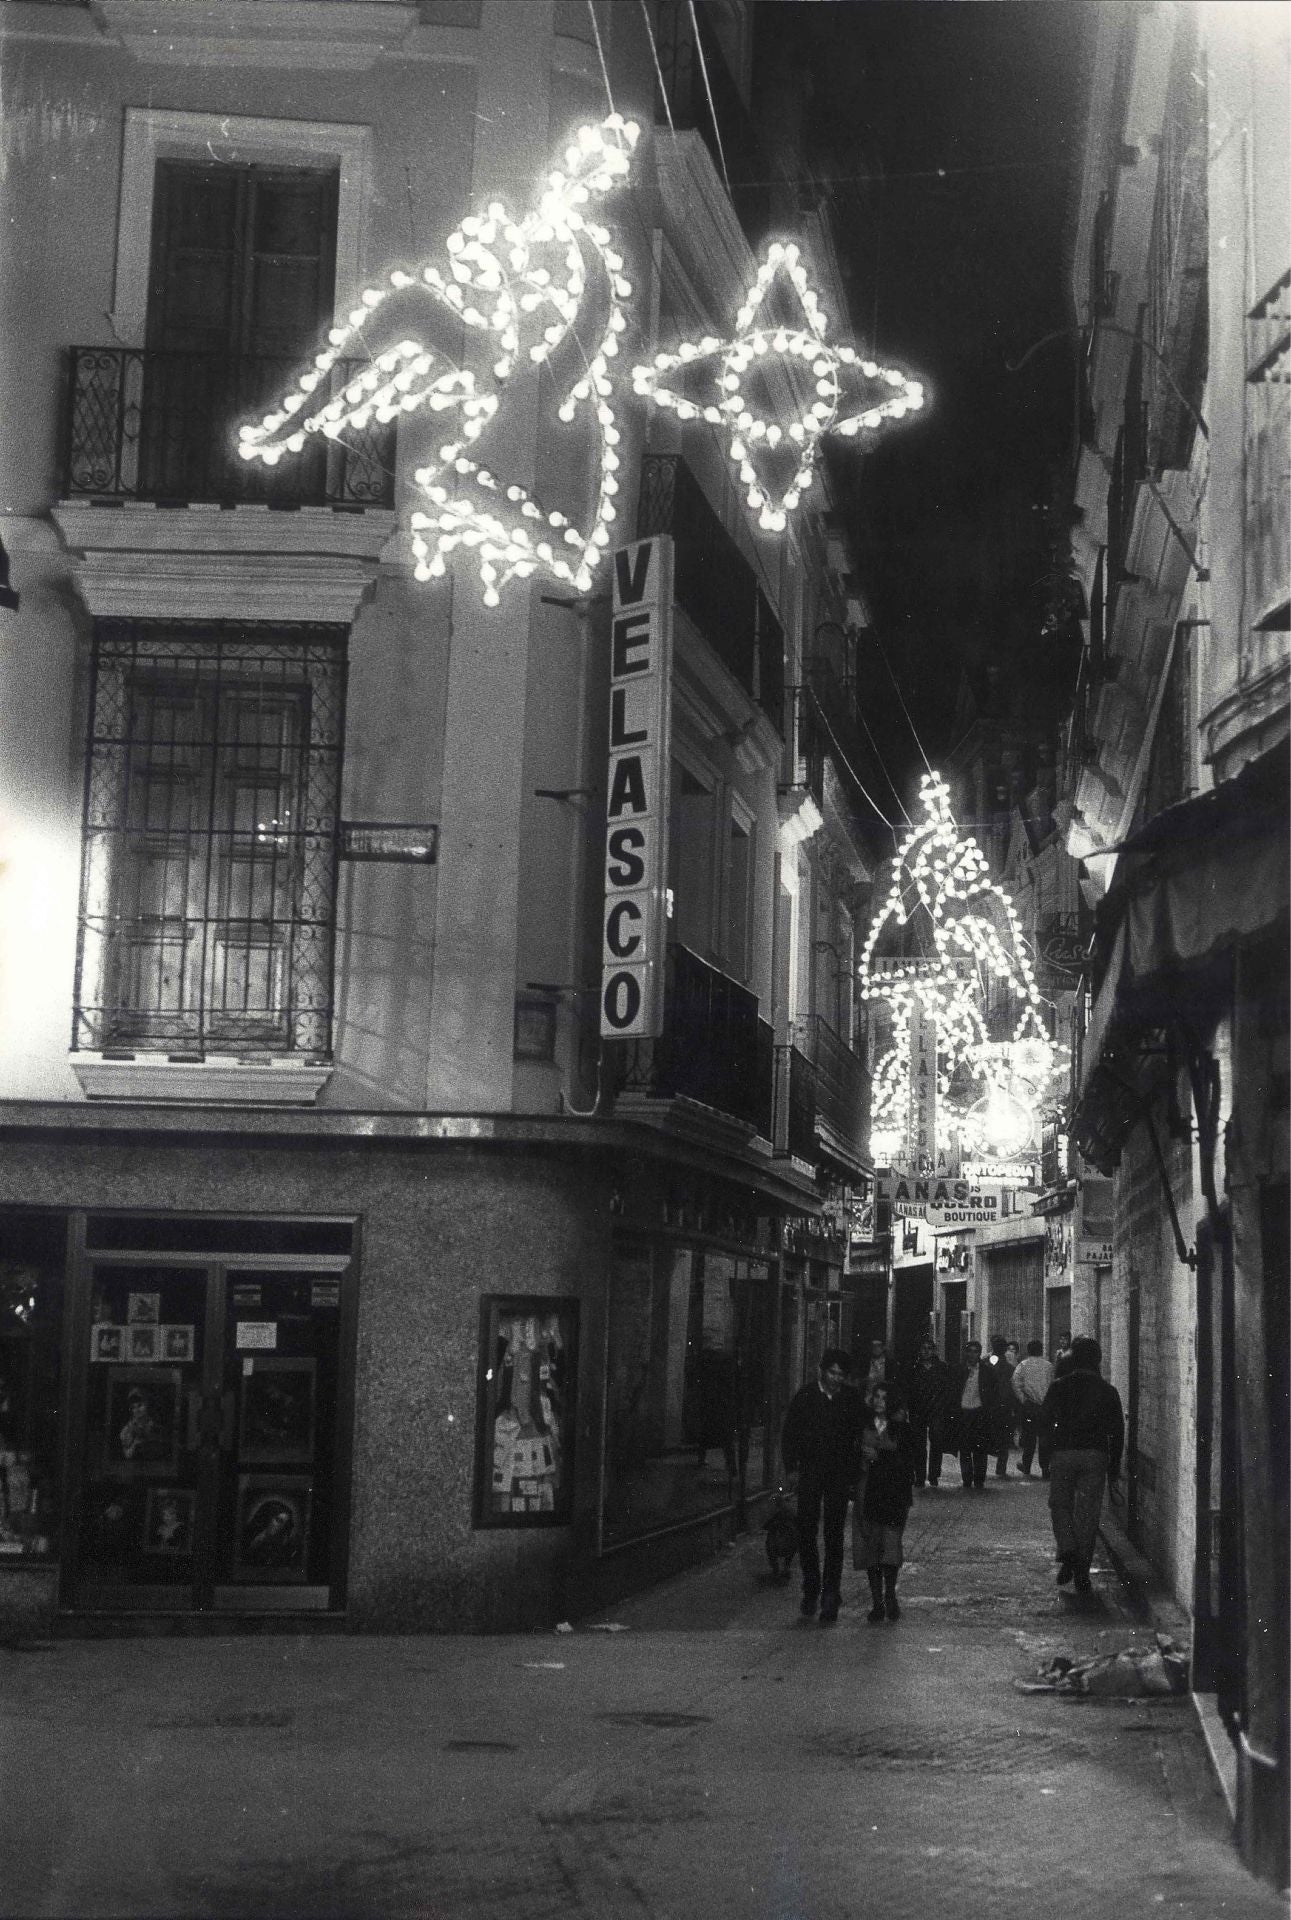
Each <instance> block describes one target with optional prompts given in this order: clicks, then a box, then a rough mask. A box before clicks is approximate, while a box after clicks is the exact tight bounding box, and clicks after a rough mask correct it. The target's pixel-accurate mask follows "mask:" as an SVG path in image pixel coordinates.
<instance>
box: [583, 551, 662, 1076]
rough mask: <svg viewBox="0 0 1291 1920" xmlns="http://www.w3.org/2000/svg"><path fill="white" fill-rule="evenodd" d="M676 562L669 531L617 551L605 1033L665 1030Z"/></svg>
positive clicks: (629, 1036)
mask: <svg viewBox="0 0 1291 1920" xmlns="http://www.w3.org/2000/svg"><path fill="white" fill-rule="evenodd" d="M672 567H673V552H672V541H671V540H670V539H669V538H668V537H667V536H666V535H661V536H659V537H658V538H656V539H653V540H639V541H637V542H636V544H635V545H633V546H630V547H621V548H620V549H619V550H618V552H616V553H615V555H614V609H613V617H612V620H611V624H610V758H609V782H608V787H607V793H608V798H607V801H606V809H605V812H606V821H605V917H604V920H603V922H602V944H601V1033H602V1035H603V1036H605V1037H606V1038H607V1039H619V1040H641V1039H648V1038H651V1037H654V1036H657V1035H658V1034H660V1033H662V1032H663V984H664V953H665V948H666V945H667V937H668V929H667V916H666V914H665V912H664V888H665V884H666V881H667V873H666V865H667V846H668V839H667V835H668V762H669V731H670V720H671V695H672Z"/></svg>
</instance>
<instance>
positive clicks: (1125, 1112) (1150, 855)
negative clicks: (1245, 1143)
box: [1072, 751, 1291, 1170]
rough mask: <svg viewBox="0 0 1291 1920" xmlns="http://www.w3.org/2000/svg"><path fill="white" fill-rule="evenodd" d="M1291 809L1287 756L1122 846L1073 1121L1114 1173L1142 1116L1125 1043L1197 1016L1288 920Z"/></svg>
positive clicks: (1263, 763)
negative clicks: (1240, 956)
mask: <svg viewBox="0 0 1291 1920" xmlns="http://www.w3.org/2000/svg"><path fill="white" fill-rule="evenodd" d="M1289 812H1291V782H1289V780H1288V761H1287V757H1286V755H1285V754H1284V753H1282V752H1281V751H1279V752H1277V753H1276V754H1269V755H1267V756H1265V758H1264V759H1263V760H1260V761H1256V762H1255V763H1254V764H1253V765H1252V766H1250V767H1248V768H1246V769H1245V770H1244V771H1243V772H1242V773H1241V774H1239V775H1238V776H1237V778H1236V779H1234V780H1229V781H1226V782H1225V783H1224V784H1223V785H1222V786H1220V787H1216V788H1215V789H1214V790H1213V792H1210V793H1206V794H1201V795H1198V796H1197V798H1196V799H1193V800H1185V801H1182V802H1180V803H1179V805H1177V806H1174V807H1168V808H1167V809H1166V810H1165V811H1164V812H1163V813H1160V814H1158V815H1156V816H1155V818H1153V819H1152V820H1149V821H1148V822H1147V823H1146V825H1145V826H1143V827H1142V828H1140V829H1139V831H1138V832H1137V833H1136V834H1135V835H1134V836H1133V837H1132V839H1130V840H1129V841H1127V842H1126V843H1125V845H1124V846H1123V847H1122V849H1121V856H1120V859H1119V861H1118V862H1117V867H1116V877H1115V880H1114V882H1113V885H1112V888H1111V890H1110V891H1109V893H1108V896H1107V899H1106V900H1105V901H1104V902H1103V904H1102V907H1101V908H1100V910H1099V931H1100V938H1101V939H1102V940H1103V941H1104V942H1106V943H1108V944H1109V947H1110V950H1109V953H1108V963H1107V967H1106V970H1105V972H1104V975H1103V980H1102V983H1101V985H1100V987H1099V990H1098V993H1097V995H1096V996H1095V999H1094V1004H1093V1007H1092V1009H1091V1012H1090V1020H1089V1026H1088V1029H1087V1031H1086V1034H1085V1041H1084V1047H1083V1051H1082V1061H1081V1081H1080V1100H1079V1102H1078V1105H1077V1110H1076V1113H1075V1114H1074V1115H1073V1117H1072V1130H1073V1133H1074V1135H1075V1137H1076V1141H1077V1144H1078V1145H1079V1146H1080V1147H1081V1150H1082V1152H1084V1153H1085V1156H1086V1158H1087V1159H1092V1160H1093V1162H1094V1164H1095V1165H1101V1166H1104V1170H1106V1163H1107V1162H1108V1161H1109V1159H1112V1158H1114V1155H1115V1153H1116V1152H1118V1151H1119V1145H1120V1140H1121V1139H1123V1138H1124V1134H1125V1132H1126V1131H1127V1130H1128V1127H1129V1125H1131V1124H1132V1122H1133V1117H1134V1111H1135V1107H1134V1102H1133V1100H1132V1099H1127V1097H1126V1089H1125V1083H1124V1075H1123V1074H1122V1073H1119V1072H1117V1071H1115V1064H1114V1056H1115V1055H1116V1053H1117V1052H1118V1050H1120V1051H1122V1052H1124V1051H1125V1050H1126V1047H1127V1043H1128V1042H1130V1041H1131V1040H1132V1039H1133V1037H1134V1036H1135V1035H1136V1034H1138V1033H1141V1032H1143V1031H1144V1030H1146V1029H1149V1028H1153V1027H1168V1026H1169V1025H1170V1024H1171V1021H1172V1020H1174V1019H1178V1018H1179V1017H1180V1016H1182V1015H1186V1014H1187V1013H1189V1012H1195V1010H1196V1007H1197V1004H1198V1000H1199V998H1204V997H1207V996H1209V995H1212V994H1213V993H1214V984H1213V980H1214V976H1216V975H1218V976H1219V977H1220V978H1221V979H1224V978H1227V968H1226V964H1225V963H1226V962H1227V959H1228V956H1230V955H1231V954H1232V953H1233V951H1234V950H1235V949H1236V948H1237V947H1238V946H1239V945H1240V944H1241V943H1242V942H1243V941H1246V940H1249V939H1251V938H1253V937H1254V936H1256V935H1258V934H1262V933H1265V932H1267V931H1268V930H1270V929H1272V928H1276V927H1279V926H1282V927H1285V926H1286V924H1287V920H1288V915H1289V914H1291V867H1289V865H1288V815H1289ZM1109 1062H1111V1064H1110V1065H1109ZM1091 1149H1093V1150H1091Z"/></svg>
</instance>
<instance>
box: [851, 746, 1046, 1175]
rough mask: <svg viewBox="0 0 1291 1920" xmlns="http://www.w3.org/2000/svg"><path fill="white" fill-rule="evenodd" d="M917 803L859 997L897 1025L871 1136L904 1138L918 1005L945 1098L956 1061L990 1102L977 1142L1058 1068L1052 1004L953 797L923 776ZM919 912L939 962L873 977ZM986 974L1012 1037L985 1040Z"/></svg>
mask: <svg viewBox="0 0 1291 1920" xmlns="http://www.w3.org/2000/svg"><path fill="white" fill-rule="evenodd" d="M919 797H920V800H921V801H922V803H923V808H924V814H925V818H924V819H923V820H921V821H919V822H918V823H917V824H915V825H913V826H912V827H911V828H910V831H909V832H908V833H907V835H906V837H905V839H904V840H903V841H902V843H901V845H900V847H899V848H898V850H897V856H896V859H895V861H894V863H893V872H892V884H891V887H890V889H889V892H888V897H887V900H886V902H885V904H884V907H883V910H882V912H880V913H879V914H877V915H876V916H875V919H874V921H873V923H872V925H871V927H870V931H869V934H868V936H867V938H866V941H865V946H864V948H863V949H862V952H861V959H860V966H859V969H858V971H859V975H860V992H861V996H862V998H863V999H866V1000H872V1001H877V1002H880V1003H884V1004H885V1005H886V1006H887V1008H888V1011H889V1013H890V1016H891V1020H892V1044H891V1045H890V1046H889V1047H888V1048H887V1049H886V1050H885V1052H884V1053H883V1055H882V1056H881V1058H880V1059H879V1060H878V1062H877V1063H876V1067H875V1076H874V1104H873V1130H874V1131H875V1132H876V1133H877V1134H878V1135H879V1136H880V1138H881V1140H882V1142H883V1144H884V1145H887V1144H888V1143H889V1142H890V1140H891V1137H892V1136H893V1135H894V1134H895V1133H896V1132H898V1131H899V1130H901V1126H902V1122H903V1116H904V1112H905V1107H906V1102H907V1100H908V1095H909V1058H910V1049H909V1039H910V1018H911V1013H912V1011H913V1009H914V1007H915V1005H916V1004H919V1005H921V1006H922V1007H924V1008H926V1010H927V1011H928V1013H929V1015H930V1016H931V1017H932V1018H933V1019H934V1020H935V1021H936V1023H937V1053H938V1073H937V1081H938V1092H939V1093H940V1094H943V1095H944V1094H945V1093H947V1092H948V1091H949V1088H950V1079H951V1075H952V1074H953V1073H954V1071H955V1068H956V1067H957V1066H958V1065H959V1063H960V1062H961V1061H963V1062H964V1063H965V1064H966V1065H967V1066H968V1067H969V1068H970V1069H971V1071H972V1072H973V1073H974V1075H975V1076H977V1077H978V1078H980V1079H983V1080H985V1082H986V1085H987V1095H986V1098H985V1100H984V1101H981V1102H978V1103H977V1106H979V1107H981V1108H983V1113H982V1114H981V1115H977V1117H976V1118H975V1119H974V1118H973V1116H972V1115H970V1116H966V1117H967V1118H969V1119H970V1120H971V1121H972V1124H971V1125H970V1127H969V1129H968V1131H969V1133H970V1134H971V1133H972V1132H973V1130H974V1128H978V1129H980V1127H981V1126H982V1125H984V1124H986V1122H987V1120H988V1118H990V1117H992V1116H993V1115H996V1114H998V1113H999V1112H1000V1110H1001V1109H1002V1108H1003V1107H1004V1106H1005V1105H1006V1104H1008V1103H1012V1104H1013V1105H1018V1104H1023V1105H1027V1106H1029V1107H1031V1108H1034V1106H1035V1105H1036V1104H1037V1103H1038V1102H1039V1101H1040V1100H1041V1099H1042V1098H1043V1094H1044V1090H1045V1088H1046V1084H1047V1083H1048V1082H1049V1081H1050V1079H1051V1077H1052V1075H1053V1073H1054V1072H1055V1071H1056V1069H1057V1068H1058V1066H1059V1064H1060V1063H1059V1054H1060V1052H1061V1049H1058V1048H1055V1046H1054V1043H1053V1042H1052V1040H1051V1039H1050V1038H1049V1035H1048V1032H1047V1031H1046V1028H1045V1023H1044V1019H1043V1015H1042V1012H1041V1009H1042V1008H1043V1006H1044V1004H1045V1003H1044V1000H1043V998H1042V996H1041V994H1040V990H1039V988H1038V987H1037V985H1036V980H1035V973H1034V970H1033V969H1032V966H1031V957H1030V955H1029V953H1028V952H1027V948H1026V941H1025V938H1024V935H1023V932H1022V923H1021V921H1020V920H1019V919H1018V915H1017V910H1016V908H1015V907H1014V905H1013V902H1012V900H1011V899H1010V898H1009V896H1008V893H1007V891H1006V890H1005V889H1004V888H1003V887H1001V886H1000V885H999V884H998V883H997V882H996V881H994V880H992V879H991V877H990V867H989V863H988V862H987V859H986V856H985V855H984V854H983V853H982V851H981V849H980V847H979V846H978V845H977V842H976V841H975V840H974V839H973V837H972V835H971V834H964V833H962V832H961V831H960V829H959V827H957V826H956V824H955V822H954V820H953V819H952V817H951V812H950V788H949V787H948V786H947V784H946V782H945V781H944V780H943V779H942V778H941V776H940V775H939V774H934V773H929V774H926V775H925V776H924V779H923V781H922V782H921V784H920V789H919ZM911 887H913V892H914V898H913V900H912V901H909V900H908V899H907V891H908V889H909V888H911ZM920 909H922V910H923V911H924V912H926V914H927V915H928V918H929V920H930V922H931V930H932V944H933V953H932V955H930V956H929V957H928V958H926V959H911V960H908V961H904V962H903V961H902V960H897V961H895V962H890V963H889V965H888V968H887V969H885V970H884V971H883V972H878V971H876V969H875V965H874V950H875V947H876V946H877V944H878V941H879V937H880V935H881V933H882V932H883V929H884V928H885V927H887V926H889V925H896V926H898V927H904V926H906V925H907V924H908V923H909V921H910V919H911V917H912V916H913V915H914V914H915V913H916V912H918V911H919V910H920ZM966 963H971V964H966ZM979 968H980V969H982V970H984V971H985V973H986V974H987V975H988V976H989V977H991V978H992V979H995V980H1002V981H1004V982H1005V984H1006V985H1007V987H1008V988H1009V990H1010V992H1011V994H1012V996H1013V998H1014V1002H1015V1004H1020V1006H1021V1011H1020V1013H1019V1014H1018V1017H1017V1021H1016V1023H1015V1026H1014V1031H1013V1035H1012V1037H1011V1039H1009V1040H1006V1041H992V1040H991V1039H990V1036H989V1034H988V1031H987V1026H986V1021H985V1018H984V1015H983V1013H982V1008H981V993H980V987H979V984H978V976H979ZM974 1112H975V1110H974ZM973 1144H984V1141H983V1140H979V1141H977V1142H974V1143H973ZM875 1150H876V1152H877V1151H878V1150H879V1148H878V1146H876V1149H875Z"/></svg>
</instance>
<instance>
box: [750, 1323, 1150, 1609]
mask: <svg viewBox="0 0 1291 1920" xmlns="http://www.w3.org/2000/svg"><path fill="white" fill-rule="evenodd" d="M1101 1364H1102V1352H1101V1349H1100V1348H1099V1345H1098V1342H1097V1341H1096V1340H1092V1339H1089V1338H1087V1337H1081V1338H1078V1339H1076V1340H1074V1341H1072V1342H1071V1343H1070V1346H1069V1347H1066V1346H1065V1347H1064V1348H1063V1350H1062V1351H1060V1352H1059V1353H1058V1355H1057V1356H1056V1357H1055V1361H1054V1362H1052V1363H1051V1362H1050V1361H1048V1360H1047V1359H1046V1358H1045V1356H1044V1348H1043V1346H1042V1345H1041V1343H1040V1341H1038V1340H1031V1341H1029V1342H1028V1343H1027V1350H1026V1354H1025V1356H1024V1357H1022V1358H1019V1356H1018V1349H1017V1347H1016V1345H1015V1344H1014V1343H1013V1342H1011V1341H1008V1340H1005V1339H997V1340H995V1341H993V1342H992V1352H991V1356H990V1358H989V1359H986V1358H984V1357H983V1352H982V1346H981V1343H980V1341H976V1340H971V1341H969V1343H968V1345H967V1346H966V1348H965V1350H964V1358H963V1361H962V1363H961V1365H960V1367H959V1369H958V1371H957V1372H955V1371H953V1370H952V1369H951V1368H950V1367H949V1366H948V1365H947V1363H946V1362H945V1361H944V1360H942V1359H941V1358H940V1356H939V1355H938V1353H937V1349H936V1346H935V1345H934V1343H933V1341H932V1340H931V1339H926V1340H924V1342H923V1343H922V1345H921V1346H920V1349H919V1352H918V1355H917V1357H916V1359H915V1363H914V1365H913V1367H912V1368H911V1369H910V1371H909V1374H908V1376H907V1378H906V1380H905V1381H904V1382H900V1381H898V1380H897V1379H896V1377H895V1373H894V1369H893V1368H892V1366H891V1363H890V1361H889V1358H888V1355H887V1353H886V1351H885V1349H884V1346H883V1342H882V1341H880V1340H876V1341H873V1342H872V1343H871V1347H870V1352H869V1355H868V1358H867V1359H865V1360H863V1361H862V1362H861V1366H862V1367H863V1368H864V1373H863V1375H862V1374H861V1372H860V1368H858V1370H857V1373H858V1377H857V1379H856V1382H855V1384H852V1382H851V1380H850V1379H849V1375H850V1374H851V1372H852V1365H851V1360H850V1358H849V1356H848V1355H847V1354H846V1353H844V1352H843V1351H842V1350H841V1349H840V1348H837V1347H831V1348H828V1349H827V1350H826V1351H825V1352H824V1353H823V1354H822V1355H821V1359H820V1373H819V1378H818V1380H814V1381H811V1382H810V1383H809V1384H808V1385H807V1386H804V1387H802V1388H801V1389H800V1390H799V1391H798V1392H797V1393H796V1394H795V1395H794V1397H793V1399H792V1401H791V1402H790V1404H789V1410H788V1412H787V1414H786V1415H785V1421H784V1428H783V1432H782V1435H781V1453H782V1456H783V1459H784V1464H785V1467H786V1469H787V1470H788V1471H789V1472H790V1473H796V1474H797V1476H798V1503H797V1505H798V1513H797V1531H798V1553H799V1559H800V1562H801V1567H802V1612H803V1614H804V1615H805V1616H806V1617H808V1618H810V1617H811V1616H812V1615H814V1614H816V1612H817V1610H819V1617H820V1622H821V1625H822V1626H828V1625H830V1624H831V1623H832V1622H833V1621H835V1620H837V1618H838V1610H839V1605H840V1598H841V1592H842V1574H843V1560H844V1554H845V1533H846V1525H847V1510H848V1506H849V1504H850V1505H851V1506H852V1509H853V1519H852V1560H853V1565H854V1566H855V1567H856V1569H857V1570H858V1571H859V1570H862V1569H863V1570H864V1572H865V1574H866V1576H867V1579H868V1582H869V1588H870V1598H871V1603H872V1604H871V1607H870V1611H869V1614H868V1619H869V1621H870V1623H871V1624H872V1625H878V1624H879V1623H880V1622H882V1621H885V1620H888V1621H892V1620H897V1619H899V1618H900V1614H901V1608H900V1605H899V1604H898V1601H897V1578H898V1574H899V1572H900V1568H901V1565H902V1560H903V1552H902V1536H903V1533H904V1530H905V1524H906V1521H907V1519H908V1517H909V1514H910V1509H911V1507H912V1505H913V1503H914V1493H915V1489H916V1488H919V1487H924V1486H928V1487H936V1486H937V1485H939V1483H940V1480H941V1470H942V1463H943V1460H944V1459H945V1456H946V1454H947V1453H951V1454H956V1453H957V1454H958V1457H959V1470H960V1476H961V1479H962V1482H963V1485H964V1488H965V1489H966V1490H968V1491H977V1490H980V1489H982V1488H984V1487H985V1485H986V1478H987V1471H988V1466H989V1462H990V1460H991V1458H992V1456H994V1459H995V1472H996V1475H997V1476H998V1477H999V1478H1007V1477H1008V1471H1009V1469H1008V1459H1009V1453H1010V1451H1011V1449H1012V1447H1013V1445H1014V1443H1015V1441H1016V1442H1018V1443H1019V1444H1020V1448H1021V1462H1020V1471H1021V1473H1022V1474H1023V1476H1024V1477H1026V1478H1028V1479H1029V1478H1030V1477H1031V1467H1032V1462H1033V1460H1037V1459H1038V1463H1039V1468H1040V1473H1041V1477H1042V1478H1043V1479H1045V1480H1047V1481H1048V1482H1049V1512H1050V1518H1051V1522H1052V1526H1053V1533H1054V1542H1055V1546H1056V1548H1057V1579H1058V1584H1059V1585H1060V1586H1066V1585H1068V1584H1072V1585H1074V1587H1075V1589H1076V1591H1077V1592H1078V1593H1087V1592H1088V1591H1089V1590H1090V1578H1089V1569H1090V1564H1091V1562H1092V1560H1093V1554H1094V1544H1095V1541H1096V1538H1097V1533H1098V1519H1099V1514H1100V1512H1101V1510H1102V1502H1103V1495H1104V1491H1105V1489H1106V1487H1107V1486H1108V1485H1109V1484H1110V1485H1113V1486H1114V1485H1115V1484H1116V1481H1117V1477H1118V1475H1119V1472H1120V1465H1121V1455H1122V1452H1123V1449H1124V1439H1125V1429H1124V1418H1123V1414H1122V1411H1121V1401H1120V1395H1119V1394H1118V1393H1117V1391H1116V1389H1115V1388H1114V1387H1113V1386H1111V1385H1110V1384H1109V1383H1108V1382H1107V1381H1105V1380H1104V1379H1103V1378H1102V1376H1101V1373H1100V1367H1101ZM822 1535H823V1542H824V1553H823V1560H822V1554H821V1536H822Z"/></svg>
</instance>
